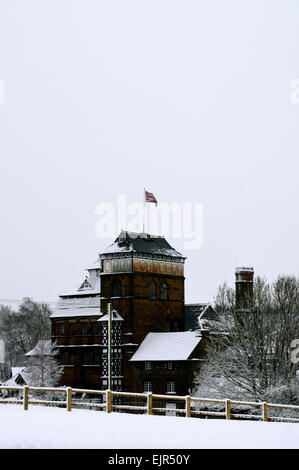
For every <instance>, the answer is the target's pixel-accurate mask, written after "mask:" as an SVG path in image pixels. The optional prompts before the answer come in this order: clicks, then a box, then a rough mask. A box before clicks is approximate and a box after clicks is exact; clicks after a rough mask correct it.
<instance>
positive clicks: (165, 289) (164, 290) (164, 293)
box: [161, 282, 168, 300]
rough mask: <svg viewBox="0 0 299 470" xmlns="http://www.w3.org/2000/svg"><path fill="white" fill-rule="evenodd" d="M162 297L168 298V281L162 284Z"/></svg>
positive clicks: (163, 298)
mask: <svg viewBox="0 0 299 470" xmlns="http://www.w3.org/2000/svg"><path fill="white" fill-rule="evenodd" d="M161 299H162V300H167V299H168V286H167V284H166V282H162V284H161Z"/></svg>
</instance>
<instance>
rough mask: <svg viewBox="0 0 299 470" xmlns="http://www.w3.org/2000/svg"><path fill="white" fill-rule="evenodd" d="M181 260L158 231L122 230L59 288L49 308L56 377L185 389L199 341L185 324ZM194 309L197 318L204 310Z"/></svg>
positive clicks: (92, 384) (83, 384)
mask: <svg viewBox="0 0 299 470" xmlns="http://www.w3.org/2000/svg"><path fill="white" fill-rule="evenodd" d="M184 263H185V257H184V256H183V255H181V254H180V253H179V252H177V251H176V250H175V249H174V248H172V247H171V246H170V245H169V243H168V242H167V241H166V240H165V238H164V237H161V236H151V235H149V234H144V233H142V234H140V233H139V234H138V233H132V232H125V231H123V232H121V233H120V235H119V236H118V237H117V239H116V240H115V242H114V243H113V244H112V245H110V246H109V247H108V248H107V249H106V250H104V251H103V252H102V253H100V255H99V258H98V260H97V261H96V263H95V264H94V265H93V266H92V267H90V268H88V269H87V271H88V276H87V277H86V278H85V280H84V282H83V283H82V284H81V285H80V286H79V288H78V289H77V290H75V291H74V292H69V293H66V294H63V295H61V296H60V298H59V301H58V303H57V306H56V309H55V311H54V313H53V314H52V315H51V321H52V342H56V344H57V346H58V349H59V353H60V361H61V363H62V364H63V365H64V375H63V378H62V384H65V385H70V386H75V387H80V388H92V389H106V388H107V387H108V386H111V388H112V389H114V390H127V391H135V392H137V391H138V392H140V391H141V392H142V391H146V390H147V389H149V388H150V387H152V389H153V390H154V391H155V392H157V393H166V392H169V393H173V392H172V391H173V390H175V391H176V393H180V394H186V393H188V390H189V388H190V387H191V385H192V377H193V369H194V366H195V365H196V364H197V362H198V359H199V358H200V355H201V354H202V352H201V349H202V345H203V343H204V342H203V341H202V336H200V335H199V334H198V333H195V332H186V331H184V330H185V308H186V306H185V303H184V282H185V278H184ZM108 305H111V307H112V320H111V324H112V329H111V340H112V347H111V362H110V361H108V355H109V354H108V353H109V351H108V343H109V342H108V324H109V315H108ZM198 305H202V304H198ZM199 310H200V309H199ZM199 310H198V312H197V313H198V315H197V317H199V318H200V316H201V314H202V313H203V311H205V312H206V313H207V312H209V311H210V309H209V308H205V309H203V310H202V309H201V310H200V311H199ZM195 317H196V315H195ZM197 317H196V318H197ZM193 323H194V318H193ZM194 324H196V327H197V328H199V327H200V323H199V322H195V323H194ZM191 329H195V328H193V327H192V328H191ZM157 344H159V351H160V352H161V357H160V358H157V356H155V353H156V352H157V347H156V346H155V345H157ZM150 349H151V352H150ZM145 350H146V352H147V355H146V356H143V355H142V354H143V352H144V351H145ZM141 353H142V354H141ZM143 357H145V359H142V358H143ZM155 357H156V359H155ZM149 364H150V365H149ZM170 364H171V365H170ZM109 366H110V367H111V371H110V374H109ZM149 367H151V368H150V369H149ZM109 377H110V378H111V383H109ZM150 379H151V380H150ZM171 390H172V391H171Z"/></svg>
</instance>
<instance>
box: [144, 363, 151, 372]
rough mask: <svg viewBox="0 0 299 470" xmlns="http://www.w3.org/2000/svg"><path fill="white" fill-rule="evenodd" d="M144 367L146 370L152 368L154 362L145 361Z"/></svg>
mask: <svg viewBox="0 0 299 470" xmlns="http://www.w3.org/2000/svg"><path fill="white" fill-rule="evenodd" d="M144 368H145V370H151V368H152V363H151V362H145V363H144Z"/></svg>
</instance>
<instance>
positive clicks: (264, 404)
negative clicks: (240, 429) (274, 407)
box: [263, 403, 268, 421]
mask: <svg viewBox="0 0 299 470" xmlns="http://www.w3.org/2000/svg"><path fill="white" fill-rule="evenodd" d="M263 420H264V421H268V405H267V403H263Z"/></svg>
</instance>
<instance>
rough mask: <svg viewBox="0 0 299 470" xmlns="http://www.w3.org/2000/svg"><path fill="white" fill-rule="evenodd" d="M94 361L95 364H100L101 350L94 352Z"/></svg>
mask: <svg viewBox="0 0 299 470" xmlns="http://www.w3.org/2000/svg"><path fill="white" fill-rule="evenodd" d="M93 363H94V364H95V365H100V351H94V353H93Z"/></svg>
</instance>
